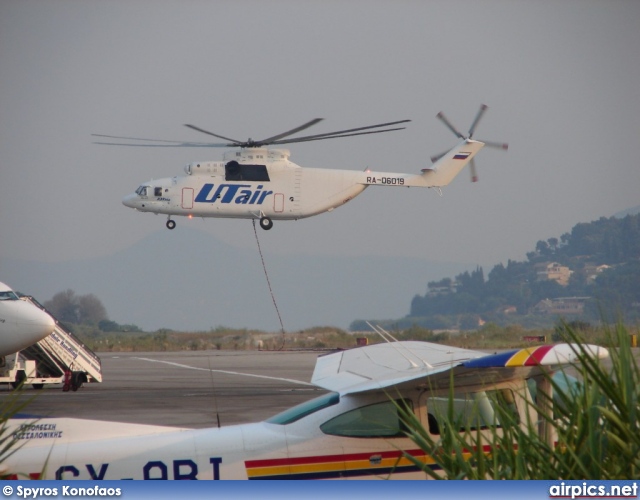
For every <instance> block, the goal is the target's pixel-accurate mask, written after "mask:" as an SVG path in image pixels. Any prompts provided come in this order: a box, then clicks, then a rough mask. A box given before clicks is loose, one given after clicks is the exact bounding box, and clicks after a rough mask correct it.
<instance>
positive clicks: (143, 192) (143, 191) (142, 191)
mask: <svg viewBox="0 0 640 500" xmlns="http://www.w3.org/2000/svg"><path fill="white" fill-rule="evenodd" d="M136 193H137V194H138V196H147V186H140V187H139V188H138V189H136Z"/></svg>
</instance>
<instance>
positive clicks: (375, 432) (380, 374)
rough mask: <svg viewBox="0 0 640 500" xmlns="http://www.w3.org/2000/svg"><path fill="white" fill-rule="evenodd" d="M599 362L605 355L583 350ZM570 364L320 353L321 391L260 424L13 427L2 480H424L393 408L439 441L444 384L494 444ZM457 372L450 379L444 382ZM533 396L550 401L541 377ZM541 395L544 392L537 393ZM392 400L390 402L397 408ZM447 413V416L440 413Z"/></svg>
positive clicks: (536, 353) (432, 348) (567, 351)
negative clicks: (13, 447) (507, 416)
mask: <svg viewBox="0 0 640 500" xmlns="http://www.w3.org/2000/svg"><path fill="white" fill-rule="evenodd" d="M587 349H588V350H589V351H588V352H589V353H590V354H592V355H593V356H595V357H598V358H604V357H607V356H608V352H607V351H606V350H605V349H603V348H599V347H596V346H587ZM573 361H575V353H574V350H573V349H572V346H570V345H568V344H560V345H555V346H552V345H546V346H541V347H532V348H528V349H518V350H514V351H510V352H505V353H501V354H493V355H487V354H486V353H482V352H478V351H472V350H466V349H460V348H456V347H448V346H443V345H439V344H431V343H426V342H407V341H404V342H393V343H384V344H377V345H371V346H366V347H360V348H356V349H351V350H347V351H341V352H335V353H332V354H327V355H324V356H320V357H319V358H318V361H317V363H316V367H315V371H314V373H313V376H312V383H313V384H315V385H316V386H318V387H320V388H323V389H326V390H327V391H329V392H328V393H327V394H326V395H324V396H320V397H318V398H316V399H313V400H311V401H309V402H306V403H303V404H302V405H299V406H296V407H294V408H292V409H290V410H287V411H285V412H283V413H281V414H279V415H276V416H274V417H272V418H270V419H268V420H266V421H264V422H260V423H253V424H242V425H235V426H229V427H223V428H211V429H195V430H194V429H184V428H174V427H160V426H151V425H139V424H124V423H109V422H100V421H91V420H79V419H74V418H43V419H40V420H36V421H33V420H26V419H16V420H11V421H9V427H8V432H13V433H14V435H15V437H16V438H17V441H18V444H19V445H22V446H21V447H20V448H19V449H18V451H17V452H16V453H14V454H13V455H11V456H10V457H9V458H7V459H6V460H4V462H3V463H2V468H3V475H7V476H8V477H9V478H13V479H20V478H33V479H36V478H40V479H64V480H67V479H84V480H101V479H349V478H355V479H358V478H361V479H386V478H389V477H391V478H392V479H424V478H425V474H424V473H423V472H421V471H420V470H418V468H417V467H416V466H415V465H414V464H412V463H411V462H410V461H409V460H408V459H406V458H405V457H404V455H403V451H404V452H407V453H409V454H411V455H413V456H414V457H418V458H419V459H420V460H421V461H423V462H424V463H426V464H428V465H430V466H432V467H435V465H434V460H433V459H432V458H431V457H430V456H428V455H426V454H425V453H424V452H423V451H422V450H420V449H417V447H416V445H415V444H414V443H413V442H412V441H411V440H410V439H408V438H407V437H406V436H405V434H404V431H405V428H404V427H403V423H402V420H401V418H400V416H399V414H398V410H397V407H396V405H395V402H397V401H403V402H404V403H406V405H408V407H409V408H412V410H413V412H414V413H415V415H416V417H417V418H418V419H419V420H420V422H422V425H423V426H424V427H425V428H426V429H428V431H429V432H430V433H431V434H432V435H433V438H434V440H437V438H438V434H439V429H440V425H441V424H439V423H438V416H439V415H443V414H446V408H447V401H448V395H449V385H450V376H451V375H453V378H454V386H455V394H454V398H455V409H456V411H458V412H461V413H462V414H463V415H464V414H465V412H467V413H466V415H467V416H469V412H470V411H471V409H472V408H474V409H479V414H476V415H475V416H474V417H473V418H470V419H464V420H461V421H466V422H469V424H470V425H475V426H476V427H478V426H479V427H480V428H481V429H484V430H481V431H479V432H482V433H487V437H488V439H489V440H490V436H491V432H492V428H493V429H495V431H496V432H501V429H500V422H499V418H498V417H497V413H496V411H495V409H496V405H501V406H503V407H504V408H505V409H506V410H507V411H510V412H513V413H516V414H517V417H518V418H519V419H520V420H519V421H520V422H522V423H523V425H524V423H525V422H535V421H537V419H538V417H537V415H532V414H531V413H529V414H527V412H533V410H532V407H531V404H530V403H531V394H530V391H529V390H528V386H527V379H534V380H536V378H537V379H540V378H541V377H540V374H541V373H542V371H543V370H553V369H554V368H555V367H556V366H557V365H562V364H566V363H570V362H573ZM451 372H453V374H451ZM542 380H543V381H541V382H539V383H538V391H545V393H546V394H550V391H549V389H548V386H549V384H548V383H547V384H546V386H545V382H544V380H545V379H542ZM545 387H546V389H545ZM394 400H395V401H394ZM443 410H444V412H443Z"/></svg>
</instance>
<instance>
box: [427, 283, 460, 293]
mask: <svg viewBox="0 0 640 500" xmlns="http://www.w3.org/2000/svg"><path fill="white" fill-rule="evenodd" d="M457 287H458V284H457V283H456V282H455V281H449V282H444V283H443V282H438V283H429V284H428V285H427V297H438V296H439V295H449V294H451V293H456V291H457V289H458V288H457Z"/></svg>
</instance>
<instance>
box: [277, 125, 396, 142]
mask: <svg viewBox="0 0 640 500" xmlns="http://www.w3.org/2000/svg"><path fill="white" fill-rule="evenodd" d="M405 128H406V127H398V128H389V129H385V130H370V131H369V132H355V133H353V134H339V135H326V134H320V135H323V136H324V137H317V136H310V137H299V138H297V139H295V138H294V139H287V140H286V141H276V142H272V143H271V144H291V143H295V142H308V141H321V140H323V139H338V138H340V137H352V136H354V135H367V134H380V133H382V132H393V131H394V130H404V129H405Z"/></svg>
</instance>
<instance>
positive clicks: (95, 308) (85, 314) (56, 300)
mask: <svg viewBox="0 0 640 500" xmlns="http://www.w3.org/2000/svg"><path fill="white" fill-rule="evenodd" d="M44 307H45V308H47V309H48V310H49V311H50V312H51V314H52V315H53V316H55V317H56V318H57V319H58V320H59V321H62V322H63V323H74V324H81V323H84V324H87V323H88V324H97V323H99V322H100V321H102V320H105V319H108V318H107V311H106V309H105V308H104V306H103V305H102V302H101V301H100V299H98V297H96V296H95V295H93V294H92V293H90V294H87V295H80V296H78V295H76V293H75V292H74V291H73V290H71V289H67V290H65V291H63V292H58V293H56V294H55V295H54V296H53V297H52V298H51V300H48V301H46V302H45V303H44Z"/></svg>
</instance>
